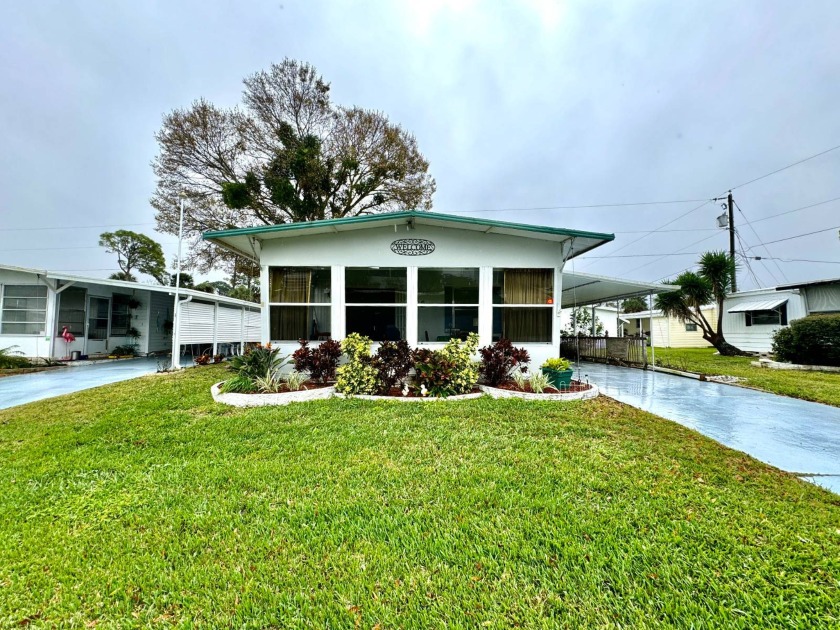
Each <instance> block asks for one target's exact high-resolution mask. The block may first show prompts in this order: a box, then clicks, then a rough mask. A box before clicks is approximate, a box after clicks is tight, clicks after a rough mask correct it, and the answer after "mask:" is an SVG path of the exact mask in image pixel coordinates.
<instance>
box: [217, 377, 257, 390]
mask: <svg viewBox="0 0 840 630" xmlns="http://www.w3.org/2000/svg"><path fill="white" fill-rule="evenodd" d="M258 378H259V377H258ZM220 389H221V391H222V393H224V394H252V393H254V392H255V391H257V386H256V385H255V384H254V379H252V378H250V377H248V376H245V375H244V374H235V375H234V376H232V377H230V378H229V379H228V380H226V381H225V382H224V383H222V386H221V387H220Z"/></svg>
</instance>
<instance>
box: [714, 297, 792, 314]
mask: <svg viewBox="0 0 840 630" xmlns="http://www.w3.org/2000/svg"><path fill="white" fill-rule="evenodd" d="M787 301H788V299H787V298H781V299H777V300H761V301H760V302H741V303H740V304H736V305H735V306H733V307H732V308H730V309H729V310H728V311H726V312H727V313H746V312H747V311H772V310H773V309H774V308H778V307H779V306H781V305H782V304H784V303H785V302H787Z"/></svg>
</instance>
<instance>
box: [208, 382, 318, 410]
mask: <svg viewBox="0 0 840 630" xmlns="http://www.w3.org/2000/svg"><path fill="white" fill-rule="evenodd" d="M221 386H222V384H221V383H216V384H215V385H213V387H211V388H210V395H211V396H213V400H215V401H216V402H217V403H222V404H223V405H231V406H232V407H267V406H271V405H288V404H289V403H293V402H307V401H309V400H323V399H325V398H330V397H331V396H333V395H334V394H335V387H334V386H330V387H318V388H317V389H299V390H298V391H296V392H283V393H280V394H234V393H228V394H225V393H222V391H221Z"/></svg>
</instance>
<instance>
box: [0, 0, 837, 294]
mask: <svg viewBox="0 0 840 630" xmlns="http://www.w3.org/2000/svg"><path fill="white" fill-rule="evenodd" d="M0 11H2V17H1V18H0V138H2V150H0V217H2V219H0V263H4V264H14V265H20V266H27V267H39V268H47V269H55V270H73V271H76V272H78V273H80V274H84V275H91V276H101V277H104V276H106V275H108V273H110V272H112V271H114V270H116V261H115V257H114V256H113V255H110V254H106V253H105V252H104V251H103V250H101V249H100V248H98V247H97V237H98V235H99V233H100V232H102V231H104V230H113V229H118V228H120V227H125V228H127V229H133V230H137V231H141V232H145V233H147V234H149V235H151V236H153V237H154V238H156V239H158V240H159V241H160V242H161V243H163V244H164V248H165V250H166V252H167V254H168V256H167V258H168V260H170V261H171V260H172V254H173V253H174V251H175V243H174V241H175V238H174V237H173V236H171V235H168V234H157V233H155V232H154V213H153V211H152V208H151V207H150V205H149V202H148V200H149V197H150V196H151V194H152V191H153V189H154V185H155V180H154V175H153V173H152V170H151V167H150V166H149V163H150V162H151V160H152V159H153V158H154V157H155V155H156V153H157V145H156V143H155V141H154V137H153V136H154V133H155V131H156V130H157V129H158V128H159V126H160V122H161V117H162V115H163V114H164V113H165V112H168V111H170V110H172V109H173V108H177V107H186V106H189V104H190V103H191V102H192V101H193V100H194V99H196V98H198V97H205V98H207V99H209V100H211V101H213V102H214V103H216V104H217V105H222V106H232V105H235V104H236V103H238V102H239V100H240V94H241V89H242V84H241V81H242V79H243V77H245V76H247V75H249V74H251V73H253V72H255V71H258V70H261V69H265V68H268V67H269V65H270V64H271V63H272V62H278V61H281V60H282V59H283V58H284V57H291V58H295V59H299V60H304V61H308V62H310V63H312V64H313V65H314V66H315V67H316V68H317V69H318V71H319V72H320V73H321V74H322V75H323V77H324V78H325V79H326V80H327V81H329V82H330V83H331V85H332V90H331V94H332V98H333V100H334V101H335V102H336V103H338V104H342V105H358V106H361V107H365V108H372V109H378V110H382V111H384V112H385V113H386V114H387V115H388V116H389V117H390V118H391V120H392V121H394V122H397V123H399V124H401V125H402V126H403V127H404V128H405V129H407V130H409V131H411V132H412V133H414V134H415V135H416V137H417V139H418V143H419V146H420V148H421V150H422V152H423V153H424V154H425V155H426V157H427V158H428V159H429V161H430V171H431V173H432V175H433V176H434V177H435V179H436V180H437V185H438V188H437V193H436V195H435V197H434V210H436V211H438V212H453V213H461V214H472V215H474V216H481V217H486V218H493V219H500V220H511V221H518V222H527V223H538V224H544V225H553V226H562V227H570V228H577V229H584V230H592V231H603V232H614V233H615V234H616V239H615V241H614V243H612V244H610V245H606V246H604V247H601V248H599V249H597V250H596V251H593V252H591V254H587V255H585V256H583V257H581V258H579V259H577V260H576V261H575V264H574V267H575V269H576V270H579V271H588V272H592V273H600V274H605V275H615V276H620V277H625V278H634V279H640V280H659V279H662V278H665V277H668V276H671V275H672V274H675V273H677V272H679V271H681V270H683V269H685V268H686V267H689V266H690V265H691V264H692V263H693V262H694V260H695V259H696V258H697V256H696V254H694V253H695V252H702V251H706V250H708V249H724V248H727V247H728V237H727V234H726V232H725V231H723V230H715V229H714V226H715V217H716V216H717V215H718V214H720V213H721V212H722V210H721V209H720V207H719V206H718V205H717V204H716V203H715V204H711V203H708V204H705V205H703V206H702V207H700V208H698V206H701V204H702V203H703V201H702V200H706V199H709V198H710V197H714V196H716V195H719V194H722V193H725V191H726V190H727V189H728V188H730V187H734V186H738V185H739V184H743V183H745V182H748V181H749V180H752V179H754V178H757V177H760V176H762V175H765V174H767V173H769V172H771V171H774V170H776V169H779V168H782V167H784V166H787V165H789V164H791V163H794V162H796V161H798V160H801V159H803V158H806V157H808V156H811V155H814V154H816V153H819V152H821V151H825V150H826V149H830V148H831V147H834V146H836V145H840V107H838V103H840V37H838V35H837V34H838V30H837V27H838V24H840V2H836V0H826V1H824V2H795V3H794V2H788V1H786V0H784V1H782V0H780V1H768V0H761V1H757V2H746V1H743V0H741V1H739V2H735V3H733V2H710V1H704V2H693V3H691V2H629V1H628V2H621V3H617V2H603V3H596V2H591V1H588V0H587V1H584V0H580V1H578V2H537V1H527V2H526V1H523V2H519V3H513V2H503V1H501V0H498V1H496V2H484V3H479V2H442V1H438V0H422V1H418V2H404V1H400V2H396V1H394V2H360V1H359V0H356V1H354V2H350V1H347V2H341V1H334V2H314V1H312V0H306V1H301V0H281V1H280V2H264V3H259V2H247V3H246V2H233V1H226V2H219V1H216V2H212V1H206V0H203V1H200V2H187V1H180V0H178V1H175V2H173V1H169V2H93V1H88V2H78V1H77V2H74V1H71V0H61V1H47V0H39V1H37V2H5V3H3V7H2V9H1V10H0ZM838 174H840V150H836V151H832V152H829V153H827V154H826V155H823V156H821V157H817V158H815V159H813V160H810V161H807V162H805V163H803V164H801V165H798V166H794V167H792V168H790V169H787V170H785V171H783V172H781V173H778V174H776V175H773V176H770V177H767V178H765V179H761V180H760V181H757V182H754V183H751V184H748V185H745V186H742V187H739V188H736V189H735V190H734V194H735V199H736V201H737V202H738V205H739V206H740V208H741V209H742V210H743V213H740V212H739V213H737V216H736V224H737V226H738V230H739V233H740V235H741V238H742V240H743V243H744V246H745V247H746V248H750V247H751V248H752V249H748V250H747V251H748V254H749V255H753V256H756V255H760V256H765V257H766V256H772V257H777V258H781V259H784V260H778V261H776V262H775V263H773V262H769V263H768V262H766V261H761V262H758V261H753V262H752V264H751V267H752V270H753V272H754V273H755V275H756V277H757V280H758V282H759V283H760V285H763V286H772V285H774V284H779V283H784V282H785V281H786V280H790V281H796V280H805V279H815V278H830V277H839V276H840V264H838V263H840V239H839V238H838V229H837V228H840V200H838V201H835V202H832V203H825V204H822V205H819V206H815V207H813V208H810V209H805V210H800V211H797V212H791V213H788V214H785V215H783V216H780V217H777V218H768V217H771V216H772V215H776V214H779V213H783V212H787V211H789V210H794V209H796V208H800V207H802V206H807V205H811V204H816V203H819V202H823V201H826V200H830V199H834V198H835V197H840V178H838ZM672 200H700V201H685V202H684V203H676V204H662V205H647V206H643V205H637V206H624V207H603V208H588V209H586V208H579V209H551V210H548V209H539V210H529V209H530V208H549V207H551V208H556V207H557V206H581V205H590V204H619V203H628V204H629V203H638V202H650V201H672ZM695 208H698V209H696V210H694V211H693V212H690V213H689V211H690V210H692V209H695ZM500 209H513V210H504V211H498V210H500ZM487 210H495V211H492V212H487ZM684 213H689V214H687V215H686V216H685V217H683V218H679V219H678V220H676V221H674V222H673V223H671V224H670V225H668V226H667V227H665V228H664V230H679V231H667V232H666V231H660V232H657V233H655V234H653V235H650V236H645V234H644V233H645V232H647V231H652V230H656V229H657V228H661V227H662V226H663V225H664V224H666V223H668V222H669V221H671V220H672V219H677V218H678V217H679V216H680V215H682V214H684ZM747 220H749V221H751V222H753V225H752V228H751V227H750V226H749V225H748V224H747V223H746V221H747ZM81 226H85V227H81ZM87 226H94V227H87ZM72 227H77V228H79V229H70V228H72ZM45 228H48V229H45ZM826 228H834V229H831V230H828V231H824V232H821V233H819V234H814V235H811V236H805V237H802V238H795V239H790V240H786V241H783V242H779V243H770V244H768V245H767V248H766V249H765V248H763V247H760V246H758V244H759V243H767V242H769V241H776V240H778V239H785V238H788V237H791V236H797V235H800V234H804V233H806V232H813V231H817V230H825V229H826ZM641 237H644V238H641ZM640 238H641V240H638V242H633V241H636V240H637V239H640ZM704 238H706V239H707V240H705V241H704V242H702V243H697V244H695V243H696V242H697V241H699V240H700V239H704ZM675 253H676V254H680V255H668V256H664V257H662V258H657V257H655V256H650V254H656V255H665V254H675ZM791 259H806V260H812V261H827V262H821V263H816V262H794V261H791ZM786 261H790V262H786ZM830 263H834V264H830ZM740 280H741V288H746V289H749V288H755V287H756V280H755V279H753V277H752V275H751V274H750V272H749V270H748V269H746V268H744V269H743V270H742V273H741V274H740Z"/></svg>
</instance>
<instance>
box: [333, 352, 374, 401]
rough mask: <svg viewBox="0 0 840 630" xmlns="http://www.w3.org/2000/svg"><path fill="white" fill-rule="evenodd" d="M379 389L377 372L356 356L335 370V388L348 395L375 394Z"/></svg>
mask: <svg viewBox="0 0 840 630" xmlns="http://www.w3.org/2000/svg"><path fill="white" fill-rule="evenodd" d="M378 389H379V372H377V370H376V368H375V367H373V366H372V365H370V363H367V362H365V361H363V360H362V358H361V357H358V358H356V359H354V360H351V361H350V362H349V363H347V364H345V365H342V366H341V367H340V368H338V370H336V381H335V390H336V391H337V392H341V393H342V394H347V395H348V396H354V395H360V394H375V393H376V392H377V390H378Z"/></svg>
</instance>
